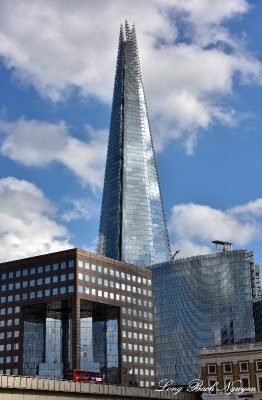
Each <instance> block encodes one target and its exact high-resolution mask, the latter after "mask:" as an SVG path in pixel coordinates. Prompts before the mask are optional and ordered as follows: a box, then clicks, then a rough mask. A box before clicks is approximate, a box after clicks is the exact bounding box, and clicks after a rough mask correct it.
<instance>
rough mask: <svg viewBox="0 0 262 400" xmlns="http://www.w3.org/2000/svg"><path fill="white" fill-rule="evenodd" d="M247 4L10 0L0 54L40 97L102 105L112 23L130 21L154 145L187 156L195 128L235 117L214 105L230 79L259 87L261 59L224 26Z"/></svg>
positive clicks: (108, 90)
mask: <svg viewBox="0 0 262 400" xmlns="http://www.w3.org/2000/svg"><path fill="white" fill-rule="evenodd" d="M249 9H250V6H249V3H248V2H247V1H246V0H219V1H216V2H212V6H210V0H183V1H182V0H152V1H151V2H148V1H146V0H143V1H141V0H133V1H132V2H130V1H127V0H114V2H109V1H106V0H98V1H96V2H91V1H89V2H87V1H85V0H78V2H77V7H76V6H75V2H74V1H73V0H67V1H66V2H60V1H58V0H55V1H53V0H46V1H44V2H36V1H34V0H28V1H27V2H26V3H25V2H24V1H22V0H13V1H12V2H4V3H3V5H2V8H1V15H0V27H1V28H0V30H1V31H0V54H1V55H2V59H3V62H4V63H5V65H6V66H7V67H8V68H10V69H11V68H12V70H13V71H14V74H15V76H16V77H18V78H19V79H20V80H21V81H22V82H24V83H25V84H31V85H33V86H34V87H35V88H36V89H37V90H38V91H39V92H40V93H41V94H42V95H43V96H47V97H50V98H51V99H53V100H57V99H61V98H63V96H65V94H68V93H70V90H71V88H75V87H77V88H79V91H80V93H82V94H83V95H87V96H97V97H98V98H99V99H100V100H102V101H105V102H109V103H110V102H111V98H112V87H113V71H114V68H115V59H116V40H117V36H118V29H119V25H120V22H123V21H124V20H125V18H128V20H129V21H130V23H132V22H133V21H134V22H135V23H136V26H137V35H138V43H139V49H140V54H141V59H142V67H143V71H144V79H145V87H146V92H147V100H148V103H149V113H150V117H151V122H152V124H151V125H152V126H153V127H154V130H155V136H156V138H157V140H158V147H161V146H163V145H164V144H165V143H166V142H167V141H168V140H170V139H174V138H175V139H180V140H183V142H184V143H185V146H186V148H187V151H188V152H189V153H190V152H192V151H193V150H194V146H195V145H196V143H197V138H198V135H197V132H198V130H206V129H208V127H209V126H210V125H211V124H212V123H214V122H215V121H219V122H220V123H223V124H229V125H232V124H233V123H236V122H237V121H238V119H239V118H240V117H241V115H239V113H237V112H236V111H235V110H232V109H228V108H226V107H224V106H223V96H225V95H227V96H228V95H229V94H232V93H234V89H235V82H236V81H237V80H238V77H240V78H241V82H242V83H244V84H250V83H252V82H253V83H254V82H255V83H261V76H262V72H261V71H262V69H261V64H260V63H259V62H258V60H256V59H255V58H254V57H252V55H250V54H249V53H248V51H247V50H246V48H245V43H244V41H243V40H242V38H239V37H236V36H234V35H232V34H231V33H230V31H229V30H228V28H227V27H226V26H225V25H224V22H227V21H228V20H229V19H231V18H236V17H241V16H243V15H245V13H247V12H248V11H249ZM25 15H26V18H25ZM145 16H146V20H147V21H148V23H146V24H145ZM178 20H179V21H180V24H178V25H177V26H176V21H178ZM39 27H41V29H39ZM74 147H75V148H77V143H75V142H74V143H71V149H73V148H74ZM77 150H78V149H76V150H75V151H77ZM72 151H73V150H72ZM73 152H74V151H73ZM68 156H69V154H68ZM74 168H76V169H77V168H78V166H77V165H75V166H74Z"/></svg>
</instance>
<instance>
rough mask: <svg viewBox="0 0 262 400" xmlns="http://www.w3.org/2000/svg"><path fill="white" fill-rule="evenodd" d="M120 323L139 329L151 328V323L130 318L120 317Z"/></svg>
mask: <svg viewBox="0 0 262 400" xmlns="http://www.w3.org/2000/svg"><path fill="white" fill-rule="evenodd" d="M122 325H127V326H130V327H134V328H140V329H149V330H153V324H150V323H147V322H141V321H133V320H132V321H131V320H130V319H128V320H125V319H122Z"/></svg>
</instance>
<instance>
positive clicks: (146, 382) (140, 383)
mask: <svg viewBox="0 0 262 400" xmlns="http://www.w3.org/2000/svg"><path fill="white" fill-rule="evenodd" d="M138 385H139V386H140V387H148V388H149V387H151V386H154V385H155V382H154V381H151V382H149V381H145V382H144V381H139V382H138Z"/></svg>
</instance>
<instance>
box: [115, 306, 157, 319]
mask: <svg viewBox="0 0 262 400" xmlns="http://www.w3.org/2000/svg"><path fill="white" fill-rule="evenodd" d="M121 311H122V313H123V314H127V315H132V316H133V317H143V318H149V319H153V314H152V313H151V312H148V311H142V310H137V309H136V308H126V307H122V308H121Z"/></svg>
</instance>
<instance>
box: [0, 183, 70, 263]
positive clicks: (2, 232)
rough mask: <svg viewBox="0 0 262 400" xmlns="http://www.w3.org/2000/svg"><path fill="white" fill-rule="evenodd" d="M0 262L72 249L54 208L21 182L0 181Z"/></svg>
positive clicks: (38, 192) (33, 189)
mask: <svg viewBox="0 0 262 400" xmlns="http://www.w3.org/2000/svg"><path fill="white" fill-rule="evenodd" d="M0 197H1V203H0V247H1V254H0V260H1V261H8V260H11V259H18V258H24V257H29V256H33V255H38V254H43V253H49V252H53V251H60V250H65V249H67V248H70V247H73V246H72V245H71V244H70V242H69V238H68V236H69V234H68V232H67V230H66V228H65V227H64V226H63V225H60V224H58V223H57V222H56V221H55V209H54V207H53V206H52V204H51V203H50V202H49V200H48V199H47V198H46V197H45V196H44V194H43V192H42V191H41V190H40V189H39V188H37V187H36V186H35V185H34V184H32V183H30V182H27V181H25V180H19V179H16V178H12V177H8V178H3V179H1V180H0Z"/></svg>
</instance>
